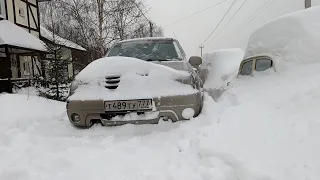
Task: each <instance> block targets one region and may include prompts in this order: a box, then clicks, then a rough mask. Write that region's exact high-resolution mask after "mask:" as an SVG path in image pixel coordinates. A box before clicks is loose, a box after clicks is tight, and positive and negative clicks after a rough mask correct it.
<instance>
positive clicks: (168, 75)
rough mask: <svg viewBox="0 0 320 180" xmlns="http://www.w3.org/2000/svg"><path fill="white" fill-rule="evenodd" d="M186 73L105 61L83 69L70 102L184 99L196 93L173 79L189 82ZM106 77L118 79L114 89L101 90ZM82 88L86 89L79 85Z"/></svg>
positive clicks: (146, 64)
mask: <svg viewBox="0 0 320 180" xmlns="http://www.w3.org/2000/svg"><path fill="white" fill-rule="evenodd" d="M190 75H191V74H190V73H189V72H187V71H179V70H175V69H173V68H170V67H167V66H164V65H161V64H156V63H152V62H146V61H143V60H140V59H135V58H130V57H107V58H102V59H99V60H96V61H94V62H92V63H90V64H89V65H88V66H87V67H86V68H84V69H83V70H82V71H81V72H80V73H79V74H78V75H77V76H76V80H75V83H78V82H79V83H80V85H79V86H78V89H77V90H76V91H75V93H74V94H73V95H72V96H71V97H70V98H69V99H70V100H97V99H104V100H116V99H124V98H125V99H133V98H152V97H158V96H167V95H184V94H192V93H195V92H196V90H195V89H194V88H193V87H192V86H191V85H187V84H182V83H180V82H178V81H177V80H176V79H184V78H190ZM107 76H119V77H120V76H121V81H120V83H119V86H118V88H117V89H116V90H115V91H114V90H110V89H107V88H105V81H106V79H105V78H106V77H107ZM81 83H82V84H86V85H81Z"/></svg>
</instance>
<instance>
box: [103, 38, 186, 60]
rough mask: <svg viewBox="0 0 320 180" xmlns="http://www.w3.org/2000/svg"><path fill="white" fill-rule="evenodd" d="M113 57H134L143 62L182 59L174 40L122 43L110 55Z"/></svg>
mask: <svg viewBox="0 0 320 180" xmlns="http://www.w3.org/2000/svg"><path fill="white" fill-rule="evenodd" d="M111 56H125V57H134V58H138V59H142V60H172V59H181V55H180V54H179V53H178V51H177V50H176V47H175V45H174V42H173V40H141V41H128V42H121V43H119V44H117V45H115V46H114V47H113V48H112V49H111V50H110V53H109V54H108V57H111Z"/></svg>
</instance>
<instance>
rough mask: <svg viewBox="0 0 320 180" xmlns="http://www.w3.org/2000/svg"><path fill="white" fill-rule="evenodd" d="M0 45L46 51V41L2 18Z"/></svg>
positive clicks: (0, 22) (0, 23)
mask: <svg viewBox="0 0 320 180" xmlns="http://www.w3.org/2000/svg"><path fill="white" fill-rule="evenodd" d="M0 45H11V46H17V47H21V48H27V49H32V50H38V51H46V47H45V44H44V42H42V41H41V40H40V39H38V38H37V37H36V36H34V35H32V34H30V33H28V32H27V31H26V30H24V29H23V28H21V27H19V26H17V25H15V24H13V23H12V22H10V21H7V20H0Z"/></svg>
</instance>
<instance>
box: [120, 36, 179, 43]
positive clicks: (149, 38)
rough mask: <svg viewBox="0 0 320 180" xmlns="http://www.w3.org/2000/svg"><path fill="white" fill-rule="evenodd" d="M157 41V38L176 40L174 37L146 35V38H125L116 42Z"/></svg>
mask: <svg viewBox="0 0 320 180" xmlns="http://www.w3.org/2000/svg"><path fill="white" fill-rule="evenodd" d="M150 40H151V41H157V40H176V39H174V38H168V37H147V38H133V39H127V40H123V41H119V42H118V43H124V42H134V41H150Z"/></svg>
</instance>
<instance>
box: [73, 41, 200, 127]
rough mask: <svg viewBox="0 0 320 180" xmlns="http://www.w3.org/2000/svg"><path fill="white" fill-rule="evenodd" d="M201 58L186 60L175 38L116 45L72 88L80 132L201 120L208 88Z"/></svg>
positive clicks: (75, 123)
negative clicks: (200, 70)
mask: <svg viewBox="0 0 320 180" xmlns="http://www.w3.org/2000/svg"><path fill="white" fill-rule="evenodd" d="M201 63H202V59H201V58H200V57H197V56H192V57H190V59H189V61H188V60H187V58H186V54H185V53H184V51H183V49H182V47H181V46H180V44H179V42H178V41H177V40H175V39H172V38H139V39H131V40H125V41H121V42H118V43H116V44H115V45H114V46H113V47H112V48H111V49H110V51H109V52H108V53H107V56H106V57H104V58H101V59H98V60H95V61H94V62H92V63H90V64H89V65H88V66H87V67H86V68H85V69H83V70H82V71H81V72H80V73H79V74H78V75H77V76H76V77H75V80H74V82H73V83H72V85H71V87H70V94H69V97H68V100H67V113H68V117H69V120H70V122H71V123H72V124H73V125H75V126H79V127H91V126H92V125H93V124H94V123H97V122H99V123H101V124H102V125H106V126H109V125H123V124H128V123H130V124H157V123H158V122H159V120H161V119H163V120H168V119H170V120H172V121H173V122H176V121H179V120H189V119H191V118H193V117H196V116H198V115H199V114H200V112H201V110H202V106H203V91H202V88H203V83H202V81H201V79H200V77H199V74H198V73H197V72H196V70H195V69H197V68H198V67H199V65H200V64H201Z"/></svg>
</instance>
